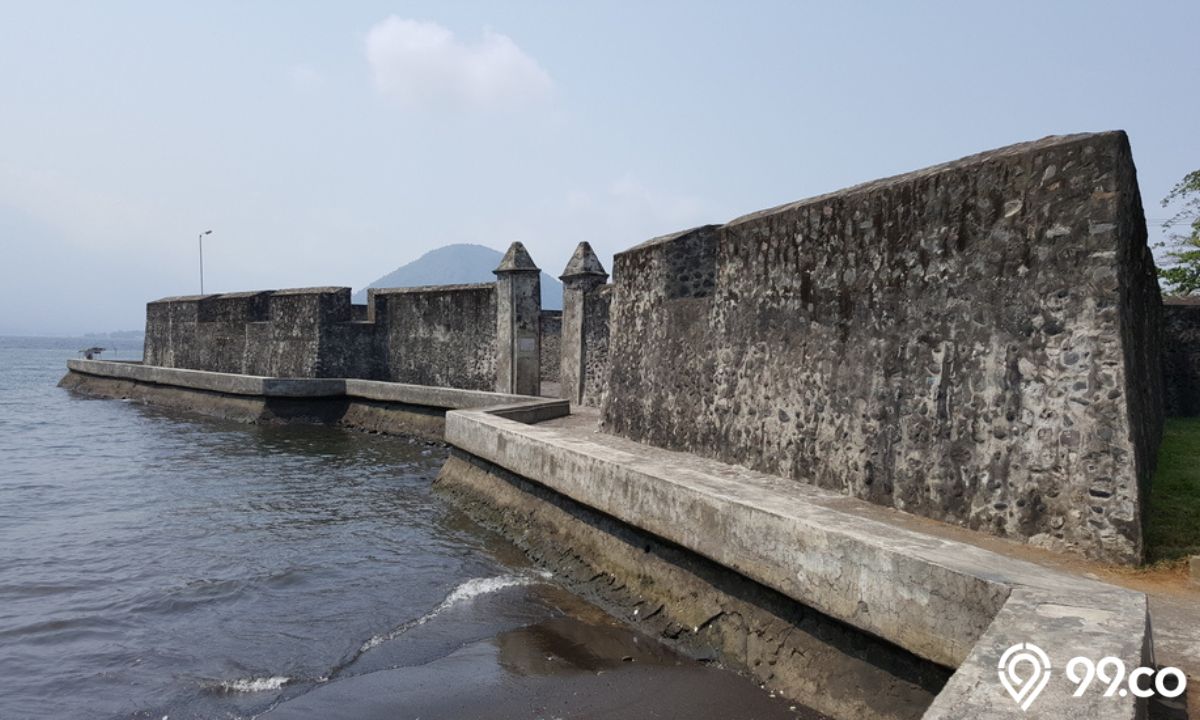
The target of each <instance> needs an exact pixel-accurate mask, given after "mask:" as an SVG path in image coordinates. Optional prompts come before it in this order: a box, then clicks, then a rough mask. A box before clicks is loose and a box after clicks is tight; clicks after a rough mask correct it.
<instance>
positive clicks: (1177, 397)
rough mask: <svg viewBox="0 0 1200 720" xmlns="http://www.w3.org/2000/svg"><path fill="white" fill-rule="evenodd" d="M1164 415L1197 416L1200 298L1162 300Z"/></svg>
mask: <svg viewBox="0 0 1200 720" xmlns="http://www.w3.org/2000/svg"><path fill="white" fill-rule="evenodd" d="M1163 329H1164V335H1165V337H1164V338H1163V379H1164V381H1165V385H1166V387H1165V388H1164V390H1165V396H1166V406H1167V414H1168V415H1172V416H1176V417H1195V416H1197V415H1200V297H1169V298H1163Z"/></svg>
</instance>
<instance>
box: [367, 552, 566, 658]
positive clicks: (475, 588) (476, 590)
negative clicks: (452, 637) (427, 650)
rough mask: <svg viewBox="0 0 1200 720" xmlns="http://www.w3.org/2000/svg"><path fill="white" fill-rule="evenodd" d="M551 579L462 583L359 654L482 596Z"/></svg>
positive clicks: (542, 574) (507, 577)
mask: <svg viewBox="0 0 1200 720" xmlns="http://www.w3.org/2000/svg"><path fill="white" fill-rule="evenodd" d="M550 577H551V574H550V573H547V572H539V573H537V576H530V575H498V576H496V577H490V578H473V579H471V580H467V581H466V582H464V583H462V584H461V585H459V586H458V587H456V588H454V590H452V591H451V592H450V594H449V595H447V596H446V599H445V600H442V602H441V603H439V604H438V606H437V607H435V608H434V609H433V610H430V611H429V612H427V613H425V614H424V615H422V616H421V617H419V618H417V619H416V620H409V621H408V622H406V623H404V624H403V625H400V626H399V627H397V628H394V629H393V630H391V631H390V632H387V633H384V634H382V635H375V636H374V637H372V638H371V639H370V640H368V641H366V642H365V643H363V645H362V647H361V648H360V649H359V651H358V652H359V654H362V653H365V652H367V651H368V650H370V649H372V648H376V647H379V646H380V645H382V644H383V643H385V642H387V641H389V640H395V639H396V638H398V637H400V636H401V635H403V634H404V633H406V632H408V631H409V630H412V629H413V628H415V627H418V626H420V625H424V624H425V623H427V622H429V621H430V620H432V619H434V618H435V617H437V616H438V615H440V614H442V613H443V612H445V611H446V610H448V609H450V608H452V607H454V606H455V605H458V604H459V603H462V602H466V601H467V600H472V599H474V598H477V597H479V596H480V595H488V594H490V593H494V592H497V591H500V590H504V589H505V588H510V587H518V586H522V585H536V584H538V583H540V582H544V581H545V580H546V579H548V578H550Z"/></svg>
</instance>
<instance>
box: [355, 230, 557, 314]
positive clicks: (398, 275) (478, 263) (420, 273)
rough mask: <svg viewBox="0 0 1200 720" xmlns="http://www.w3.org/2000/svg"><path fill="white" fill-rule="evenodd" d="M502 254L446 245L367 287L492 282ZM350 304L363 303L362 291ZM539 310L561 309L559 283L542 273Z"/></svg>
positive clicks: (467, 246)
mask: <svg viewBox="0 0 1200 720" xmlns="http://www.w3.org/2000/svg"><path fill="white" fill-rule="evenodd" d="M503 258H504V254H503V253H500V252H497V251H495V250H493V249H491V248H489V247H484V246H482V245H468V244H459V245H447V246H445V247H440V248H438V249H437V250H430V251H429V252H427V253H425V254H424V255H422V256H421V257H419V258H417V259H416V260H413V261H412V262H410V263H409V264H407V265H402V266H401V267H398V268H396V269H395V270H393V271H392V272H390V273H388V274H387V275H384V276H383V277H381V278H379V279H378V280H376V281H375V282H373V283H371V284H370V285H368V286H367V287H369V288H396V287H420V286H421V285H458V284H461V283H480V282H492V281H494V280H495V279H496V276H495V275H494V274H492V271H493V270H495V269H496V267H497V266H499V265H500V261H501V260H502V259H503ZM354 302H356V303H359V304H365V303H366V302H367V290H366V288H364V289H362V290H359V291H358V292H356V293H354ZM542 308H543V309H545V310H561V309H562V283H560V282H559V281H558V280H556V279H555V278H552V277H550V276H549V275H547V274H546V273H544V272H543V273H542Z"/></svg>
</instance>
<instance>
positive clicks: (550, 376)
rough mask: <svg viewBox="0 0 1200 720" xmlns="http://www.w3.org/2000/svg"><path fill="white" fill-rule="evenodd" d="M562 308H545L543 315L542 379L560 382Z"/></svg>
mask: <svg viewBox="0 0 1200 720" xmlns="http://www.w3.org/2000/svg"><path fill="white" fill-rule="evenodd" d="M562 318H563V314H562V310H543V311H542V317H541V333H542V343H541V353H542V367H541V374H542V380H544V381H546V382H558V370H559V364H560V362H561V359H560V354H561V352H562Z"/></svg>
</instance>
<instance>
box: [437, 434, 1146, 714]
mask: <svg viewBox="0 0 1200 720" xmlns="http://www.w3.org/2000/svg"><path fill="white" fill-rule="evenodd" d="M446 440H447V441H448V442H449V443H451V444H452V445H455V446H456V447H458V448H460V449H461V450H463V451H464V452H466V453H469V454H471V455H474V456H476V457H479V458H482V459H484V460H486V461H488V462H491V463H494V464H495V465H498V466H499V467H502V468H504V469H506V470H508V471H510V472H512V473H514V474H517V475H519V476H522V477H525V478H528V479H530V480H533V481H535V482H537V483H539V484H542V485H544V486H546V487H548V488H550V489H552V490H554V491H556V492H558V493H561V494H562V495H565V496H566V497H569V498H571V499H572V500H575V501H576V502H579V503H581V504H583V505H586V506H588V507H592V508H595V509H596V510H598V511H600V512H603V513H605V514H607V515H609V516H611V517H614V518H616V519H618V520H620V521H622V522H625V523H628V524H629V525H631V526H634V527H637V528H640V529H643V530H645V531H647V532H650V533H652V534H654V535H657V536H658V537H661V538H664V539H666V540H669V541H671V542H674V543H677V544H679V545H681V546H683V547H685V548H687V549H689V550H691V551H693V552H695V553H697V554H699V555H701V556H704V557H706V558H709V559H711V560H713V561H715V562H718V563H720V564H721V565H724V566H725V567H728V568H731V569H733V570H736V571H737V572H739V573H741V574H743V575H745V576H746V577H749V578H751V579H753V580H755V581H757V582H760V583H762V584H764V585H766V586H767V587H770V588H773V589H775V590H777V591H779V592H781V593H783V594H784V595H786V596H788V597H790V598H792V599H794V600H796V601H798V602H801V603H803V604H805V605H808V606H810V607H813V608H815V609H817V610H819V611H821V612H823V613H825V614H826V615H829V616H831V617H833V618H836V619H839V620H842V621H844V622H846V623H848V624H850V625H852V626H854V627H857V628H859V629H861V630H863V631H865V632H868V633H871V634H873V635H876V636H878V637H881V638H884V639H886V640H888V641H890V642H892V643H894V644H896V645H898V646H900V647H902V648H904V649H906V650H909V651H911V652H913V653H914V654H916V655H919V656H921V657H924V658H927V659H929V660H931V661H933V662H936V663H939V664H943V665H947V666H949V667H954V668H957V671H956V672H955V674H954V675H953V677H952V678H951V680H950V683H949V684H948V685H947V686H946V688H945V689H944V690H943V692H942V693H941V694H940V695H939V696H938V698H937V699H936V700H935V702H934V704H933V706H932V707H931V708H930V709H929V711H928V713H927V715H926V717H929V718H963V717H986V718H991V717H995V718H1001V717H1005V718H1007V717H1063V716H1078V717H1089V718H1135V717H1140V716H1141V713H1143V712H1144V709H1145V708H1144V701H1138V700H1136V699H1135V698H1133V697H1125V698H1121V697H1111V698H1108V697H1103V692H1102V689H1099V690H1098V689H1097V688H1096V687H1093V688H1091V690H1090V691H1089V692H1088V693H1086V694H1085V695H1084V696H1083V697H1080V698H1074V697H1072V695H1071V693H1072V692H1073V690H1074V686H1073V685H1071V684H1070V683H1069V682H1068V681H1067V680H1066V679H1065V676H1064V675H1063V670H1064V668H1065V666H1066V663H1067V662H1068V661H1069V660H1070V659H1071V658H1073V657H1076V656H1079V655H1083V656H1086V657H1089V658H1092V659H1093V660H1094V661H1099V659H1100V658H1103V657H1108V656H1114V657H1118V658H1120V659H1121V660H1122V661H1123V662H1125V664H1126V667H1127V668H1130V669H1132V668H1134V667H1137V666H1141V665H1152V664H1153V652H1152V648H1151V645H1150V635H1149V617H1148V610H1147V602H1146V598H1145V596H1144V595H1142V594H1141V593H1135V592H1130V591H1127V590H1124V589H1120V588H1116V587H1113V586H1110V585H1105V584H1102V583H1099V582H1093V581H1090V580H1086V579H1082V578H1078V577H1075V576H1071V575H1064V574H1061V573H1057V572H1054V571H1051V570H1048V569H1045V568H1042V567H1040V566H1037V565H1034V564H1032V563H1028V562H1024V561H1021V560H1015V559H1012V558H1009V557H1006V556H1002V555H998V554H996V553H992V552H989V551H986V550H982V549H980V548H976V547H974V546H968V545H964V544H961V543H957V542H953V541H950V540H946V539H943V538H936V537H932V536H928V535H924V534H921V533H917V532H914V531H912V530H908V529H905V528H901V527H898V526H894V525H889V524H887V523H885V522H881V521H878V520H873V519H868V518H866V517H864V516H862V515H860V514H858V513H856V512H855V511H854V509H855V504H856V503H857V502H858V501H854V500H850V499H848V498H845V497H843V496H841V495H836V494H833V493H829V492H826V491H822V490H820V489H818V488H815V487H813V486H810V485H804V484H801V483H796V482H791V481H785V480H782V479H780V478H775V477H772V476H768V475H763V474H761V473H755V472H752V471H749V470H746V469H744V468H739V467H733V466H728V465H723V464H720V463H717V462H713V461H705V460H701V459H699V458H696V457H694V456H690V455H686V454H682V453H671V452H667V451H663V450H658V449H656V448H651V447H648V446H637V447H636V448H633V449H631V448H630V447H629V446H628V444H627V445H625V446H614V445H612V444H606V443H604V442H601V441H599V440H598V439H592V438H591V437H589V436H588V435H586V434H584V433H580V432H577V431H574V432H573V431H570V430H567V429H559V428H553V427H539V426H537V425H526V424H522V423H520V422H517V421H515V420H513V419H509V418H505V417H500V416H498V415H496V414H493V413H491V412H486V411H479V410H460V411H453V412H449V413H447V416H446ZM1020 642H1028V643H1033V644H1036V645H1038V646H1040V647H1041V648H1042V649H1043V650H1045V651H1046V652H1047V653H1048V654H1049V656H1050V659H1051V663H1052V668H1053V675H1052V680H1051V682H1050V684H1049V685H1048V686H1047V687H1046V689H1045V690H1044V691H1043V693H1042V694H1041V696H1040V697H1039V698H1038V700H1037V702H1036V704H1035V705H1033V706H1032V707H1031V708H1030V710H1029V712H1028V713H1025V712H1022V711H1021V710H1020V708H1019V706H1018V705H1017V703H1015V702H1014V701H1013V700H1012V698H1011V697H1010V696H1009V695H1008V694H1007V692H1006V691H1005V690H1004V688H1003V687H1002V686H1001V684H1000V682H999V679H998V675H997V665H998V662H999V659H1000V655H1001V654H1002V653H1003V651H1004V650H1005V649H1006V648H1007V647H1009V646H1011V645H1013V644H1016V643H1020Z"/></svg>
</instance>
